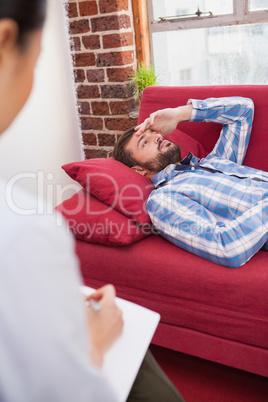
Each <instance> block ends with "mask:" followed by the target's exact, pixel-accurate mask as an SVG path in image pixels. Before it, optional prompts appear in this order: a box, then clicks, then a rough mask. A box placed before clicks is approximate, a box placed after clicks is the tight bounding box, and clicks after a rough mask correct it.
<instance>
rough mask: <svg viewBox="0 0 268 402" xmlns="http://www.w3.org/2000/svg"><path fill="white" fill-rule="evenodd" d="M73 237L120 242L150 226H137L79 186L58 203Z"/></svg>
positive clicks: (130, 240)
mask: <svg viewBox="0 0 268 402" xmlns="http://www.w3.org/2000/svg"><path fill="white" fill-rule="evenodd" d="M56 209H57V210H58V211H59V212H61V213H62V215H63V216H64V217H65V218H66V219H67V221H68V224H69V228H70V230H71V231H72V232H73V234H74V236H75V237H76V238H77V239H80V240H84V241H87V242H91V243H99V244H106V245H107V246H124V245H127V244H131V243H133V242H135V241H137V240H140V239H143V238H145V237H147V236H148V235H150V234H151V227H150V226H149V227H148V228H146V227H138V226H137V225H136V224H135V223H134V222H133V221H131V220H130V219H128V218H126V217H125V216H123V215H122V214H120V213H119V212H117V211H115V210H114V209H112V208H111V207H108V206H107V205H105V204H103V203H102V202H101V201H99V200H97V198H95V197H93V196H91V195H90V194H88V193H87V192H85V191H84V190H83V189H82V190H80V191H79V192H78V193H76V194H74V195H73V196H72V197H71V198H69V199H68V200H66V201H64V202H63V203H62V204H60V205H58V206H57V207H56Z"/></svg>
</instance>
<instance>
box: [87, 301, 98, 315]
mask: <svg viewBox="0 0 268 402" xmlns="http://www.w3.org/2000/svg"><path fill="white" fill-rule="evenodd" d="M86 306H89V307H91V308H92V310H94V311H96V312H98V311H101V305H100V303H99V302H97V301H96V300H93V299H89V300H86Z"/></svg>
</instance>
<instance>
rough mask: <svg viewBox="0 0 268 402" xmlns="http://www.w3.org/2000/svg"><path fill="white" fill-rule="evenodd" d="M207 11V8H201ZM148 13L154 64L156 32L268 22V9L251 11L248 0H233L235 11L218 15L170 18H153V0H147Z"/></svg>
mask: <svg viewBox="0 0 268 402" xmlns="http://www.w3.org/2000/svg"><path fill="white" fill-rule="evenodd" d="M201 11H207V10H201ZM147 14H148V25H149V37H150V44H151V46H150V48H151V62H152V64H154V59H153V48H152V43H153V41H152V36H153V33H155V32H167V31H174V30H186V29H198V28H212V27H221V26H231V25H244V24H256V23H265V22H268V10H258V11H249V7H248V0H233V13H232V14H225V15H216V16H207V15H204V16H200V17H186V18H183V17H180V18H173V19H169V20H164V21H163V20H161V21H158V20H154V19H153V0H147Z"/></svg>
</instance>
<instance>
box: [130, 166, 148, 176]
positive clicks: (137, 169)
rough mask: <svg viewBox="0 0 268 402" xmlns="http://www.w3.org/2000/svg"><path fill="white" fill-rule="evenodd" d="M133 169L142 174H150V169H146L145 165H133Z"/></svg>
mask: <svg viewBox="0 0 268 402" xmlns="http://www.w3.org/2000/svg"><path fill="white" fill-rule="evenodd" d="M131 169H132V170H135V172H137V173H139V174H141V175H142V176H146V175H147V174H148V171H147V170H146V169H144V168H143V167H141V166H138V165H136V166H132V168H131Z"/></svg>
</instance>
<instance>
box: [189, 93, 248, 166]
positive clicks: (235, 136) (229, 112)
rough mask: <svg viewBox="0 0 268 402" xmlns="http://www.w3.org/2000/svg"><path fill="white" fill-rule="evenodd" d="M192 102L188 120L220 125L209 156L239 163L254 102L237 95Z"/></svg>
mask: <svg viewBox="0 0 268 402" xmlns="http://www.w3.org/2000/svg"><path fill="white" fill-rule="evenodd" d="M188 102H191V103H192V105H193V110H192V114H191V118H190V121H205V122H214V123H220V124H222V125H223V128H222V130H221V133H220V137H219V139H218V141H217V143H216V145H215V146H214V149H213V150H212V152H211V153H210V155H215V156H217V157H220V158H225V159H229V160H231V161H233V162H236V163H239V164H242V163H243V160H244V157H245V154H246V151H247V147H248V143H249V138H250V134H251V128H252V122H253V115H254V104H253V101H252V100H251V99H248V98H241V97H230V98H218V99H217V98H209V99H206V100H204V101H202V100H194V99H190V100H189V101H188Z"/></svg>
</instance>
